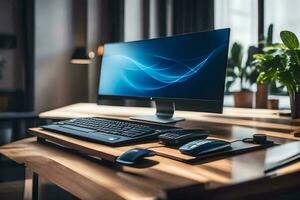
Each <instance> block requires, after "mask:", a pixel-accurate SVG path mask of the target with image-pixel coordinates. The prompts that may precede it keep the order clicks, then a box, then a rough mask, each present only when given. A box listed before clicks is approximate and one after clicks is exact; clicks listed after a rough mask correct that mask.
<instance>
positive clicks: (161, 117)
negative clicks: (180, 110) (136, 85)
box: [130, 100, 185, 124]
mask: <svg viewBox="0 0 300 200" xmlns="http://www.w3.org/2000/svg"><path fill="white" fill-rule="evenodd" d="M155 105H156V113H155V115H144V116H135V117H130V119H134V120H139V121H147V122H154V123H161V124H170V123H175V122H178V121H183V120H185V119H184V118H183V117H173V114H174V111H175V104H174V102H171V101H157V100H156V101H155Z"/></svg>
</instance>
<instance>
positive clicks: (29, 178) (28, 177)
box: [23, 168, 39, 200]
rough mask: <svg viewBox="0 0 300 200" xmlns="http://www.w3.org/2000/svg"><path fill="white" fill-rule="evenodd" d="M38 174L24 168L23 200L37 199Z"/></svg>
mask: <svg viewBox="0 0 300 200" xmlns="http://www.w3.org/2000/svg"><path fill="white" fill-rule="evenodd" d="M38 194H39V175H38V174H37V173H35V172H33V171H32V170H31V169H28V168H26V170H25V184H24V195H23V199H24V200H38V198H39V197H38Z"/></svg>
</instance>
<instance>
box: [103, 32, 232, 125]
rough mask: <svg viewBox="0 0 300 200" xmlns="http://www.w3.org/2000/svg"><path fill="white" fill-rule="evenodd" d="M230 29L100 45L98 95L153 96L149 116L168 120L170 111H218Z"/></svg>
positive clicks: (120, 96)
mask: <svg viewBox="0 0 300 200" xmlns="http://www.w3.org/2000/svg"><path fill="white" fill-rule="evenodd" d="M229 33H230V29H220V30H212V31H206V32H197V33H191V34H184V35H176V36H172V37H164V38H158V39H149V40H141V41H133V42H123V43H113V44H105V45H104V54H103V57H102V65H101V70H100V78H99V87H98V98H99V99H142V100H149V101H152V100H154V101H155V103H156V109H157V112H156V114H155V115H153V116H137V117H132V119H137V120H144V121H151V122H158V123H172V122H176V121H180V120H183V118H176V117H174V116H173V113H174V110H175V109H176V110H189V111H199V112H214V113H221V112H222V110H223V98H224V84H225V74H226V66H227V54H228V45H229Z"/></svg>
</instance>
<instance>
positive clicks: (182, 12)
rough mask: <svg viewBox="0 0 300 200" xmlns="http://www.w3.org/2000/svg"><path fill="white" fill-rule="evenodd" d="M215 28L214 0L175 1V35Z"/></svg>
mask: <svg viewBox="0 0 300 200" xmlns="http://www.w3.org/2000/svg"><path fill="white" fill-rule="evenodd" d="M213 28H214V1H213V0H201V1H199V0H173V34H180V33H189V32H197V31H204V30H209V29H213Z"/></svg>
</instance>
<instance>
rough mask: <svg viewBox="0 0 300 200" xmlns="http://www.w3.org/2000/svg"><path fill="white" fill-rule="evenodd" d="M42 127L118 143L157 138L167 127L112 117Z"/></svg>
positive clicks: (83, 119)
mask: <svg viewBox="0 0 300 200" xmlns="http://www.w3.org/2000/svg"><path fill="white" fill-rule="evenodd" d="M42 128H43V129H46V130H51V131H55V132H59V133H64V134H67V135H71V136H76V137H81V138H85V139H88V140H93V141H96V142H100V143H105V144H110V145H119V144H127V143H131V142H137V141H146V140H150V139H157V136H158V135H159V133H160V131H161V130H164V129H167V128H168V127H165V126H159V125H147V124H140V123H135V122H127V121H121V120H112V119H102V118H79V119H71V120H66V121H60V122H55V123H53V124H51V125H46V126H42Z"/></svg>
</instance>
